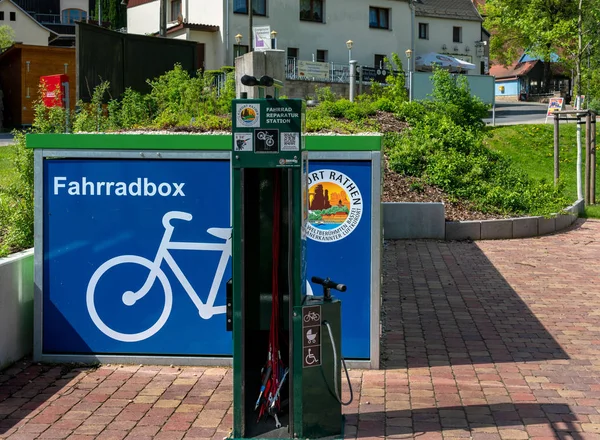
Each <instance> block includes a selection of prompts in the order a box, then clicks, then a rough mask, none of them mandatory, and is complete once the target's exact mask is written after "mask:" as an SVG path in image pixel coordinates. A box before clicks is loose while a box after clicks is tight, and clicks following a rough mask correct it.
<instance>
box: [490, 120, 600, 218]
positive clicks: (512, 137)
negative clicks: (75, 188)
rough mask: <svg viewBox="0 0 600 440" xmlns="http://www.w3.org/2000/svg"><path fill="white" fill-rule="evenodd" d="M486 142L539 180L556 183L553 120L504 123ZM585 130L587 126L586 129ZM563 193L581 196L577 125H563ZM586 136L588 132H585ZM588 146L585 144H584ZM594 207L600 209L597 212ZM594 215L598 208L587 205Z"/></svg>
mask: <svg viewBox="0 0 600 440" xmlns="http://www.w3.org/2000/svg"><path fill="white" fill-rule="evenodd" d="M489 131H490V133H489V135H488V136H487V137H486V138H485V140H484V143H485V145H486V146H487V148H489V149H490V150H492V151H494V152H497V153H498V154H500V155H502V156H504V157H506V158H508V159H510V161H511V163H512V164H513V166H514V167H516V168H518V169H519V170H520V171H521V172H523V173H526V174H527V175H528V176H529V177H530V178H532V179H534V180H536V181H540V182H541V181H544V182H548V183H552V181H553V177H554V152H553V151H554V131H553V126H552V125H551V124H539V125H520V126H501V127H494V128H492V129H490V130H489ZM584 131H585V129H584ZM559 135H560V137H559V145H560V152H559V157H560V176H561V186H560V189H561V192H560V194H561V195H562V196H563V197H565V198H566V199H567V200H569V201H573V200H576V199H577V172H576V167H577V160H576V159H577V148H576V145H577V142H576V125H575V124H564V126H563V125H561V129H560V134H559ZM582 135H583V136H585V133H583V134H582ZM583 148H585V146H584V147H583ZM598 174H600V173H597V176H596V182H597V185H596V188H597V190H596V199H597V200H600V176H598ZM594 209H596V211H595V212H594ZM586 213H587V215H588V216H590V217H596V218H598V217H600V211H598V208H594V207H589V206H588V207H586Z"/></svg>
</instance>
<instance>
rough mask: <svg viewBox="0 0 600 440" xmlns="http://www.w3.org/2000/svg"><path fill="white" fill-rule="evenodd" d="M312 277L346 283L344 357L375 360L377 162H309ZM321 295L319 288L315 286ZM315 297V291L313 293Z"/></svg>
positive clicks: (343, 295) (309, 271)
mask: <svg viewBox="0 0 600 440" xmlns="http://www.w3.org/2000/svg"><path fill="white" fill-rule="evenodd" d="M308 185H309V217H308V220H309V224H308V227H307V231H306V235H307V237H308V243H307V255H308V262H307V272H306V275H307V279H308V280H310V279H311V278H312V277H313V276H318V277H321V278H325V277H329V278H331V279H332V280H334V281H336V282H338V283H342V284H346V285H347V286H348V290H347V291H346V292H345V293H339V292H335V291H334V292H332V294H333V295H335V296H337V297H339V298H340V299H341V300H342V353H343V356H344V357H346V358H350V359H369V358H370V322H371V321H370V320H371V316H370V315H371V222H372V219H371V215H372V212H371V186H372V183H371V163H370V162H366V161H365V162H363V161H361V162H358V161H347V162H339V161H314V162H312V161H311V162H309V173H308ZM311 289H312V291H313V292H314V294H316V295H322V292H321V291H319V290H318V289H321V287H320V286H319V285H316V284H311ZM309 293H310V292H309Z"/></svg>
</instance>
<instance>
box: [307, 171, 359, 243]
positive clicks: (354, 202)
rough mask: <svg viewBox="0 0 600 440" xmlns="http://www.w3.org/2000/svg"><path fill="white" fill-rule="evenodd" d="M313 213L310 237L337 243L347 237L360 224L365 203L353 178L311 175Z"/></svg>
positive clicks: (333, 173)
mask: <svg viewBox="0 0 600 440" xmlns="http://www.w3.org/2000/svg"><path fill="white" fill-rule="evenodd" d="M308 188H309V190H308V195H309V208H308V209H309V211H308V224H307V226H306V236H307V237H308V238H310V239H312V240H315V241H321V242H325V243H327V242H333V241H338V240H341V239H343V238H344V237H347V236H348V235H350V234H351V233H352V231H354V229H355V228H356V226H358V224H359V223H360V219H361V217H362V212H363V200H362V195H361V194H360V189H359V188H358V186H357V185H356V184H355V183H354V181H353V180H352V179H350V177H348V176H346V175H345V174H344V173H340V172H339V171H335V170H318V171H313V172H311V173H309V174H308Z"/></svg>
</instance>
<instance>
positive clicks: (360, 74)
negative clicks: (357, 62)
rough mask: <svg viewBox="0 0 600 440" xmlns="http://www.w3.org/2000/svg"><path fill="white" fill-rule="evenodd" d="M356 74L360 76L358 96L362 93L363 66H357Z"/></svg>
mask: <svg viewBox="0 0 600 440" xmlns="http://www.w3.org/2000/svg"><path fill="white" fill-rule="evenodd" d="M358 75H359V76H360V81H358V96H360V95H362V93H363V68H362V66H358Z"/></svg>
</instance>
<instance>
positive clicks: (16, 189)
mask: <svg viewBox="0 0 600 440" xmlns="http://www.w3.org/2000/svg"><path fill="white" fill-rule="evenodd" d="M15 143H16V145H15V148H14V155H13V157H12V166H13V168H14V170H15V173H14V176H15V178H14V180H12V181H11V182H10V183H9V184H8V185H4V186H3V187H2V188H0V257H2V256H6V255H8V254H9V253H11V252H13V251H15V250H21V249H25V248H28V247H31V246H33V151H32V150H29V149H27V148H25V134H24V133H22V132H16V133H15ZM5 148H6V147H5Z"/></svg>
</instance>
